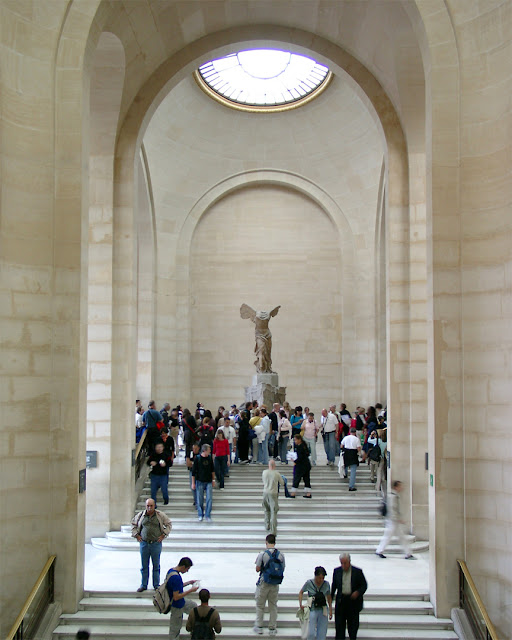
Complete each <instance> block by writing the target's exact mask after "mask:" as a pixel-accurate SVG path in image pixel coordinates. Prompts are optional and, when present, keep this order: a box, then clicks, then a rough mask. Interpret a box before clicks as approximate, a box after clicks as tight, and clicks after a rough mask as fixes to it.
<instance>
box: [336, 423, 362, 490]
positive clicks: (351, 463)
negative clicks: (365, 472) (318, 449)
mask: <svg viewBox="0 0 512 640" xmlns="http://www.w3.org/2000/svg"><path fill="white" fill-rule="evenodd" d="M341 449H342V451H343V458H344V460H345V469H347V470H348V469H350V479H349V483H348V490H349V491H357V489H356V486H355V485H356V472H357V466H358V464H359V454H360V453H361V440H360V439H359V438H358V437H357V436H356V430H355V429H354V427H352V428H351V429H350V434H349V435H348V436H345V437H344V438H343V440H342V441H341Z"/></svg>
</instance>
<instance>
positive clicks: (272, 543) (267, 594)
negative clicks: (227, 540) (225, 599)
mask: <svg viewBox="0 0 512 640" xmlns="http://www.w3.org/2000/svg"><path fill="white" fill-rule="evenodd" d="M265 544H266V549H265V551H262V552H261V553H259V554H258V557H257V558H256V571H257V572H258V573H259V574H260V576H259V578H258V582H257V583H256V622H255V624H254V629H253V631H254V632H255V633H257V634H259V635H262V634H263V613H264V611H265V603H266V602H267V601H268V615H269V620H268V632H269V635H271V636H275V635H276V634H277V599H278V597H279V585H280V583H281V582H282V579H283V578H282V575H283V572H284V568H285V559H284V554H282V553H281V551H279V550H278V549H276V537H275V535H274V534H272V533H269V534H268V536H267V537H266V538H265ZM269 563H272V564H271V565H269ZM275 563H277V564H278V565H279V566H280V570H281V577H280V579H279V578H273V577H272V576H270V575H269V571H268V570H269V569H270V568H271V567H272V565H275Z"/></svg>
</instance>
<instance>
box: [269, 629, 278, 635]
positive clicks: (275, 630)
mask: <svg viewBox="0 0 512 640" xmlns="http://www.w3.org/2000/svg"><path fill="white" fill-rule="evenodd" d="M268 635H269V636H277V629H269V630H268Z"/></svg>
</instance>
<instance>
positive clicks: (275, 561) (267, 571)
mask: <svg viewBox="0 0 512 640" xmlns="http://www.w3.org/2000/svg"><path fill="white" fill-rule="evenodd" d="M265 553H268V555H269V557H270V559H269V561H268V562H267V564H266V565H265V567H264V568H263V571H262V572H261V575H262V576H263V581H264V582H267V583H268V584H281V582H282V581H283V577H284V569H283V563H282V561H281V560H279V558H278V557H277V554H278V551H277V549H274V550H273V551H272V553H270V551H269V550H268V549H267V550H266V551H265Z"/></svg>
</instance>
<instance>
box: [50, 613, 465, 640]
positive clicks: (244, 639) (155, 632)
mask: <svg viewBox="0 0 512 640" xmlns="http://www.w3.org/2000/svg"><path fill="white" fill-rule="evenodd" d="M162 617H163V616H162ZM168 624H169V623H168V621H167V616H166V624H165V625H161V626H156V625H144V626H143V628H142V629H141V628H138V627H136V626H133V625H112V626H110V627H109V628H108V629H104V628H102V626H101V625H99V626H98V627H96V626H94V627H93V626H89V630H90V631H91V633H92V637H93V638H94V640H126V639H128V638H129V639H137V640H140V639H141V638H162V639H164V638H168V637H169V632H168V628H167V627H168ZM331 625H332V623H331ZM81 628H82V627H81V626H80V625H78V624H63V625H59V626H58V627H57V629H55V631H54V632H53V637H54V639H55V640H56V639H57V638H58V639H60V640H74V638H75V636H76V633H77V631H78V630H79V629H81ZM333 629H334V626H331V628H330V633H332V630H333ZM187 635H188V634H187ZM266 636H268V632H266V633H265V635H264V636H263V637H266ZM184 637H185V636H184ZM220 637H222V638H232V639H233V640H254V638H255V637H257V636H256V635H255V634H254V632H253V631H252V627H251V628H249V627H242V626H238V627H228V628H226V629H223V630H222V634H221V636H220ZM277 637H278V638H287V639H290V640H292V639H293V640H297V638H299V637H300V632H299V626H298V623H297V622H295V626H294V628H289V629H287V628H285V629H282V628H280V627H279V628H278V634H277ZM357 637H358V640H457V638H458V637H457V634H456V633H455V632H453V631H451V630H449V629H415V630H411V629H408V628H404V629H398V628H396V627H393V628H391V629H365V628H361V627H360V629H359V632H358V634H357Z"/></svg>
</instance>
